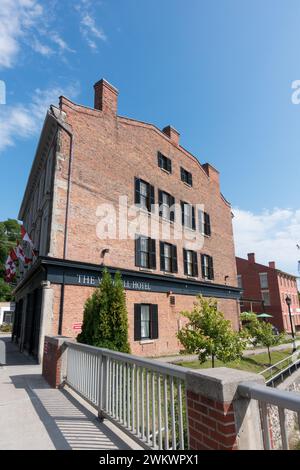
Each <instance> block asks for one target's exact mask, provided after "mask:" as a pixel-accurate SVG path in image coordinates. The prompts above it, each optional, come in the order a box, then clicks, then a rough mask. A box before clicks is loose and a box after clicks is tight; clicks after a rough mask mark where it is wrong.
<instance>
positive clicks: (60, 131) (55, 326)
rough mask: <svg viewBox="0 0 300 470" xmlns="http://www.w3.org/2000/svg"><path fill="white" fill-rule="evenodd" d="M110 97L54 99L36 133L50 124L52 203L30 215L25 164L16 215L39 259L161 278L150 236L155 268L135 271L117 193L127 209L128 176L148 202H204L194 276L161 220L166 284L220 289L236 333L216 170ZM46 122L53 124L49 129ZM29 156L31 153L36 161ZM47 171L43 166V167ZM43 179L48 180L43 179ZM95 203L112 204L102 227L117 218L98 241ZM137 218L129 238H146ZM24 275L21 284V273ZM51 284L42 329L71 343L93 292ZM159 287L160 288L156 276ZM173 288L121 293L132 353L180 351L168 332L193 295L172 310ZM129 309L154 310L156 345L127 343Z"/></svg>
mask: <svg viewBox="0 0 300 470" xmlns="http://www.w3.org/2000/svg"><path fill="white" fill-rule="evenodd" d="M117 97H118V92H117V90H116V89H115V88H114V87H113V86H111V85H110V84H109V83H107V82H106V81H104V80H101V81H100V82H97V84H96V85H95V109H92V108H87V107H85V106H81V105H77V104H74V103H72V102H71V101H70V100H68V99H67V98H65V97H61V98H60V108H59V109H57V108H55V109H54V108H52V110H51V111H50V113H49V115H48V118H47V120H46V125H45V127H44V131H43V133H45V132H46V130H47V126H48V127H49V128H50V127H51V126H52V127H51V131H52V132H53V135H54V137H53V141H51V140H49V139H48V140H47V139H46V136H44V137H45V140H46V142H52V144H51V143H50V144H49V149H48V150H47V152H48V155H49V158H50V155H51V158H52V173H51V171H50V170H49V171H50V174H52V177H51V178H50V179H51V184H52V193H51V194H50V193H49V197H48V199H49V200H50V201H51V204H50V205H49V206H47V211H46V213H44V209H43V208H41V209H40V210H38V202H37V203H35V198H34V195H35V192H36V191H39V194H42V196H41V198H39V199H38V200H41V201H42V200H43V186H42V185H41V183H40V180H39V178H41V175H39V173H38V171H39V169H38V166H37V165H34V166H33V170H32V172H33V173H32V174H31V175H30V178H29V182H28V186H27V189H26V192H25V196H24V200H23V203H22V207H21V210H20V218H21V219H23V220H24V225H25V227H26V228H27V231H28V232H29V234H30V235H31V237H32V239H33V240H34V243H35V245H36V246H38V247H39V248H40V250H39V254H40V256H46V257H48V258H51V259H59V260H64V261H65V262H66V263H68V264H69V266H71V265H72V262H76V263H78V262H80V263H87V264H89V265H93V266H99V268H100V266H101V265H103V264H105V265H106V266H108V267H109V268H118V269H120V270H121V272H122V271H123V270H130V271H131V272H133V273H134V272H136V273H137V274H139V275H140V274H141V273H144V276H145V278H147V276H148V275H149V273H150V274H151V275H152V276H153V275H157V276H160V279H161V276H164V275H165V273H164V272H162V271H161V269H160V251H159V250H160V245H159V240H157V242H156V267H155V268H152V269H148V270H142V269H141V268H139V267H138V266H137V265H136V259H135V240H134V239H133V237H128V236H126V235H125V236H124V233H123V234H122V233H120V231H119V226H118V224H119V221H120V212H119V198H120V196H127V198H128V200H127V202H126V203H125V205H123V206H122V207H123V209H127V208H128V207H131V206H133V205H134V204H135V178H139V179H141V180H144V181H146V182H147V183H149V184H150V185H152V186H153V188H154V189H153V191H154V196H155V203H158V191H159V190H161V191H164V192H166V193H169V194H170V195H172V196H174V198H175V200H176V203H178V204H179V203H180V201H185V202H187V203H189V204H191V205H194V206H195V207H196V205H199V204H201V205H203V210H204V211H205V212H207V213H208V214H209V216H210V222H211V234H210V235H209V236H206V235H205V236H202V237H201V238H202V241H203V246H201V247H200V248H199V249H198V250H197V257H198V275H196V276H193V278H192V279H190V277H189V276H187V275H186V274H185V272H184V252H183V249H184V248H187V245H186V243H187V242H186V241H185V240H182V239H178V240H177V239H176V240H174V232H175V231H176V227H177V226H178V225H180V226H181V217H179V219H180V220H178V219H176V221H175V223H174V224H169V226H170V238H171V241H170V243H173V244H176V246H177V262H178V272H176V273H174V274H173V275H172V276H173V277H169V278H168V279H169V280H171V281H172V279H174V280H177V279H180V280H186V281H187V283H189V282H190V281H191V280H192V281H197V282H199V283H200V282H201V283H202V284H201V286H200V284H199V293H201V292H202V290H203V289H204V291H205V294H204V295H210V294H209V292H210V290H211V289H212V287H213V286H214V285H215V286H219V288H222V289H223V293H220V294H219V295H217V296H216V297H218V302H219V306H220V309H222V310H223V312H224V313H225V316H226V318H228V319H230V320H231V321H232V324H233V326H234V328H236V329H237V328H238V326H239V307H238V302H237V300H236V299H237V296H238V293H237V292H238V291H237V289H236V287H237V281H236V264H235V253H234V243H233V232H232V214H231V207H230V204H229V203H228V202H227V201H226V200H225V198H224V197H223V195H222V193H221V192H220V185H219V173H218V171H217V170H215V169H214V168H213V167H212V166H211V165H209V164H203V165H202V164H201V163H200V162H199V161H198V159H197V158H195V157H194V156H193V155H191V154H190V153H189V152H188V151H187V150H185V149H184V148H183V147H181V146H180V143H179V140H180V136H179V133H178V132H177V131H176V130H175V129H174V128H172V127H171V126H167V127H166V128H164V129H163V131H161V130H159V129H158V128H157V127H155V126H154V125H152V124H147V123H144V122H141V121H137V120H133V119H129V118H125V117H121V116H119V115H117ZM55 121H59V122H60V123H61V124H60V125H58V126H57V128H56V127H55V126H56V123H55ZM45 129H46V130H45ZM55 129H56V130H57V134H55ZM42 135H43V134H42ZM55 135H56V136H57V137H56V138H55ZM41 141H43V139H41ZM158 152H160V153H161V154H163V155H164V156H166V157H167V158H168V159H170V160H171V161H172V172H171V173H168V172H167V171H165V170H163V169H161V168H160V167H159V166H158V158H157V157H158ZM38 158H39V156H38V155H37V156H36V159H38ZM48 166H50V167H51V165H50V163H49V165H48ZM48 166H47V169H48ZM181 168H184V169H185V170H186V171H187V172H190V173H191V174H192V181H193V183H192V186H190V185H189V184H186V183H184V182H183V181H182V180H181V171H182V170H181ZM34 176H35V177H36V179H34ZM45 178H46V180H47V175H46V177H45ZM101 204H113V206H114V207H115V208H116V213H115V217H116V218H115V220H114V215H111V213H110V217H111V218H110V220H109V223H108V230H111V228H112V226H113V222H114V221H115V222H116V227H117V232H116V233H115V234H114V236H113V237H112V238H106V239H103V237H102V238H101V237H100V236H99V230H100V228H99V222H100V220H101V214H100V212H99V206H101ZM43 207H46V206H43ZM36 210H37V213H38V214H39V213H41V214H42V216H41V217H42V219H43V220H42V222H43V223H42V222H41V221H40V222H39V219H37V220H36V221H35V219H34V215H33V212H34V214H35V213H36V212H35V211H36ZM121 210H122V208H121ZM144 218H145V219H144V220H145V223H144V224H141V225H142V226H141V227H137V228H136V229H135V232H136V233H138V234H142V235H147V234H146V233H144V231H145V227H146V225H147V223H148V215H147V214H146V215H145V214H144ZM154 219H155V217H154ZM156 220H157V225H158V227H159V231H160V239H161V240H164V241H169V238H168V237H165V236H164V235H162V230H163V227H164V226H165V222H164V221H163V220H162V219H161V217H159V216H158V215H157V217H156ZM195 220H196V225H195V230H194V231H192V230H191V231H190V232H191V235H192V238H195V236H194V234H195V233H197V234H198V235H199V234H200V231H199V218H198V213H196V218H195ZM38 227H40V228H39V229H38ZM45 232H46V233H45ZM148 235H149V234H148ZM104 251H105V252H106V254H105V256H104V255H103V252H104ZM201 254H205V255H207V256H208V257H211V258H212V259H213V269H214V276H213V279H212V280H209V281H207V280H205V279H203V277H202V273H201V258H200V256H201ZM47 269H48V268H47ZM76 269H77V268H76ZM70 270H71V267H70V268H69V271H70ZM78 272H79V271H78ZM47 275H48V271H47ZM26 276H27V278H28V277H29V273H27V275H26ZM64 276H65V274H64V273H63V281H62V282H63V283H65V280H64V279H65V277H64ZM47 279H50V278H47ZM56 279H57V278H54V280H53V279H52V278H51V279H50V282H51V285H52V287H53V306H52V316H51V319H50V320H49V321H48V322H47V326H46V327H45V328H46V329H45V333H46V334H54V335H55V334H58V333H59V334H63V335H67V336H72V337H74V336H75V335H76V334H77V333H78V331H76V330H74V328H73V326H74V324H75V323H78V322H80V321H82V315H83V307H84V302H85V300H86V299H87V297H88V296H89V295H90V294H91V292H92V290H93V287H91V286H88V285H76V282H74V281H72V282H70V284H71V285H68V282H66V283H65V284H66V285H65V286H64V288H62V286H61V282H60V281H57V280H56ZM25 280H26V277H25ZM171 281H170V282H171ZM22 282H23V283H24V282H25V281H22ZM161 282H162V284H163V283H164V280H163V279H162V280H161ZM185 288H186V289H188V285H187V286H184V285H183V289H185ZM222 289H221V290H222ZM172 290H173V289H172V288H170V289H169V290H168V289H166V288H164V289H159V288H157V289H156V291H151V289H150V292H145V291H139V290H134V289H133V290H127V291H126V298H127V306H128V315H129V336H130V342H131V346H132V351H133V353H135V354H142V355H153V356H157V355H162V354H173V353H175V352H178V350H179V349H180V345H179V343H178V341H177V339H176V336H175V333H176V332H177V331H178V328H179V327H180V326H181V325H182V324H183V322H184V319H183V318H182V317H181V315H180V312H181V311H182V310H186V309H191V308H192V306H193V302H194V301H195V295H194V292H193V295H188V290H187V291H186V294H185V295H181V294H179V292H180V291H179V290H178V292H175V295H174V296H175V305H174V306H172V305H171V304H170V298H169V297H170V292H172ZM196 290H197V288H196ZM221 290H219V292H221ZM204 291H203V292H204ZM23 294H24V291H23V292H22V290H21V289H19V294H17V296H18V295H19V298H20V299H21V298H22V296H23ZM17 300H18V299H17ZM135 303H151V304H155V305H157V306H158V316H159V325H158V329H159V338H158V339H156V340H155V341H142V342H140V341H139V342H136V341H134V332H133V328H134V321H133V315H134V304H135ZM24 308H25V307H24ZM25 309H26V308H25ZM24 321H26V320H24Z"/></svg>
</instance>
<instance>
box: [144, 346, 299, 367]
mask: <svg viewBox="0 0 300 470" xmlns="http://www.w3.org/2000/svg"><path fill="white" fill-rule="evenodd" d="M296 346H297V347H298V346H300V340H298V341H296ZM289 348H290V349H291V354H292V348H293V344H292V343H286V344H279V345H278V346H273V347H272V348H270V350H271V351H282V350H284V349H289ZM266 352H268V350H267V348H255V349H247V350H246V351H244V354H243V356H244V357H249V356H254V355H255V354H261V353H266ZM153 359H157V360H158V361H161V362H166V363H168V362H171V363H173V364H175V363H180V362H192V361H197V359H198V356H197V354H178V355H177V356H164V357H156V358H153Z"/></svg>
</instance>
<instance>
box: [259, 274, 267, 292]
mask: <svg viewBox="0 0 300 470" xmlns="http://www.w3.org/2000/svg"><path fill="white" fill-rule="evenodd" d="M259 280H260V287H261V289H268V287H269V283H268V273H259Z"/></svg>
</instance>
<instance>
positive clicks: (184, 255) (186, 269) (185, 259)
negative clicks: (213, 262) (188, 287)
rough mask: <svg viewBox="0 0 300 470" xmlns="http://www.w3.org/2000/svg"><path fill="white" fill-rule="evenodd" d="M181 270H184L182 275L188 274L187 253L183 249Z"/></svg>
mask: <svg viewBox="0 0 300 470" xmlns="http://www.w3.org/2000/svg"><path fill="white" fill-rule="evenodd" d="M183 269H184V274H186V275H187V274H188V267H187V252H186V250H185V249H184V248H183Z"/></svg>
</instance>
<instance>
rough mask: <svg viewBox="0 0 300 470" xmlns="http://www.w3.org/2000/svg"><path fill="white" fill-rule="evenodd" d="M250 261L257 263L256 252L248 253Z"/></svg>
mask: <svg viewBox="0 0 300 470" xmlns="http://www.w3.org/2000/svg"><path fill="white" fill-rule="evenodd" d="M248 261H249V263H255V253H248Z"/></svg>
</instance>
